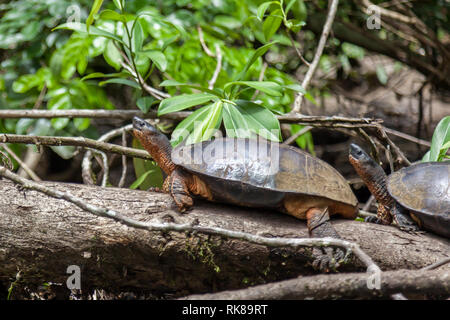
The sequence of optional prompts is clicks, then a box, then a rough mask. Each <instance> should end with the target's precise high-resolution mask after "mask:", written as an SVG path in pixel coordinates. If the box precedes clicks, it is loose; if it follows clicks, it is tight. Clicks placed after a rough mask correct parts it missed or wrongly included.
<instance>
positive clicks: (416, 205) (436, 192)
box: [387, 162, 450, 238]
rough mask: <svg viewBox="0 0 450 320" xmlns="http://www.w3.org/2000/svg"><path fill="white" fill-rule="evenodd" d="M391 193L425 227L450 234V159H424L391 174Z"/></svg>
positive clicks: (448, 236)
mask: <svg viewBox="0 0 450 320" xmlns="http://www.w3.org/2000/svg"><path fill="white" fill-rule="evenodd" d="M387 187H388V191H389V194H390V195H391V196H392V197H393V198H394V199H395V200H396V201H397V202H398V203H400V204H401V205H402V206H403V207H405V208H407V209H408V210H410V211H411V213H413V215H414V216H415V217H416V218H417V219H419V220H420V223H421V225H422V226H423V228H424V229H425V230H429V231H431V232H434V233H436V234H440V235H443V236H445V237H447V238H450V162H422V163H416V164H413V165H411V166H409V167H405V168H403V169H400V170H399V171H396V172H394V173H392V174H391V175H390V176H389V177H388V181H387Z"/></svg>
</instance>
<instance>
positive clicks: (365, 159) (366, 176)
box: [348, 143, 386, 199]
mask: <svg viewBox="0 0 450 320" xmlns="http://www.w3.org/2000/svg"><path fill="white" fill-rule="evenodd" d="M348 159H349V161H350V163H351V164H352V166H353V168H355V171H356V173H358V175H359V176H360V177H361V179H362V180H363V181H364V183H365V184H366V185H367V186H368V187H369V190H370V191H371V192H372V194H373V195H374V196H375V197H377V194H378V193H377V192H378V191H377V190H381V189H383V190H384V189H385V186H384V181H385V179H386V174H385V173H384V171H383V168H381V166H380V165H379V164H378V163H376V162H375V161H374V160H373V159H372V158H371V157H370V156H369V155H368V154H367V153H366V152H365V151H364V150H363V149H362V148H361V147H360V146H358V145H356V144H354V143H352V144H351V145H350V151H349V155H348ZM377 199H378V198H377Z"/></svg>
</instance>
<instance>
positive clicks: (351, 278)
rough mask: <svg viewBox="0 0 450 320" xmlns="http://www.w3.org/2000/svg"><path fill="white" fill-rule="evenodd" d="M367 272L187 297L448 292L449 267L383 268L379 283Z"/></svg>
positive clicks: (324, 296) (379, 295) (345, 296)
mask: <svg viewBox="0 0 450 320" xmlns="http://www.w3.org/2000/svg"><path fill="white" fill-rule="evenodd" d="M371 277H373V275H370V274H367V273H346V274H330V275H316V276H311V277H299V278H296V279H291V280H285V281H280V282H275V283H269V284H265V285H259V286H255V287H250V288H247V289H241V290H234V291H223V292H218V293H212V294H203V295H191V296H188V297H185V298H184V299H187V300H267V299H273V300H281V299H290V300H292V299H338V298H339V299H356V298H357V299H369V298H389V296H390V295H392V294H396V293H399V292H402V293H408V294H413V295H417V294H422V295H423V294H424V293H426V294H427V295H445V296H448V295H450V269H449V268H447V270H444V271H423V270H419V271H412V270H396V271H387V272H383V273H382V274H381V275H380V282H379V285H373V286H368V282H369V284H372V282H373V284H375V281H373V280H372V279H371Z"/></svg>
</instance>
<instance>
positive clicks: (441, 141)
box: [422, 116, 450, 162]
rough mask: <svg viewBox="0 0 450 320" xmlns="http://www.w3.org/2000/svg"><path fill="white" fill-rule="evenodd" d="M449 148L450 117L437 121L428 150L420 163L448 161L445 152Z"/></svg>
mask: <svg viewBox="0 0 450 320" xmlns="http://www.w3.org/2000/svg"><path fill="white" fill-rule="evenodd" d="M449 148H450V116H446V117H444V118H442V119H441V121H439V123H438V125H437V126H436V129H434V133H433V138H432V139H431V147H430V150H429V151H428V152H427V153H426V154H425V155H424V156H423V158H422V162H428V161H444V160H446V159H449V158H450V157H449V156H447V151H448V149H449Z"/></svg>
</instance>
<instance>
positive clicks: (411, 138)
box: [384, 127, 431, 148]
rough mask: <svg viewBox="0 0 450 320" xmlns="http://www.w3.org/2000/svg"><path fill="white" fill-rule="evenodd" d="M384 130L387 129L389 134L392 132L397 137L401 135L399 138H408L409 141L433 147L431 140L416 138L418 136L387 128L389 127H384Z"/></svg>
mask: <svg viewBox="0 0 450 320" xmlns="http://www.w3.org/2000/svg"><path fill="white" fill-rule="evenodd" d="M384 131H386V133H388V134H392V135H393V136H396V137H399V138H402V139H405V140H408V141H411V142H414V143H417V144H420V145H422V146H425V147H428V148H429V147H431V143H430V142H429V141H426V140H422V139H419V138H416V137H414V136H411V135H409V134H407V133H404V132H400V131H397V130H394V129H390V128H387V127H384Z"/></svg>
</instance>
